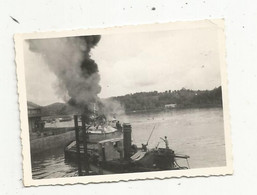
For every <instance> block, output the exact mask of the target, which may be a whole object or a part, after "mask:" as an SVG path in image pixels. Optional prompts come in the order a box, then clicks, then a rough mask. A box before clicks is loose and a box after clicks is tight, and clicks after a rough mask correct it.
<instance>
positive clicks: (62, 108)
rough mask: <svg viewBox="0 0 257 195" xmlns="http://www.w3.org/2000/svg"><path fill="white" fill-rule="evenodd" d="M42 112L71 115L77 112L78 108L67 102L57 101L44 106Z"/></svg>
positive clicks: (45, 114) (47, 114) (43, 113)
mask: <svg viewBox="0 0 257 195" xmlns="http://www.w3.org/2000/svg"><path fill="white" fill-rule="evenodd" d="M41 112H42V115H43V116H53V115H69V114H74V113H76V109H75V108H74V107H72V106H70V105H69V104H67V103H60V102H57V103H53V104H50V105H47V106H42V107H41Z"/></svg>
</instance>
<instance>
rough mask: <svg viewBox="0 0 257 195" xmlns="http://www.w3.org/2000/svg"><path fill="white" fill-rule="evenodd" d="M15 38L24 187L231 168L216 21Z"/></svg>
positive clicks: (224, 171)
mask: <svg viewBox="0 0 257 195" xmlns="http://www.w3.org/2000/svg"><path fill="white" fill-rule="evenodd" d="M15 43H16V53H17V57H16V62H17V75H18V90H19V103H20V113H21V129H22V133H21V138H22V144H23V146H22V147H23V151H22V154H23V171H24V180H25V181H24V182H25V185H40V184H41V181H42V184H66V183H77V182H80V183H90V182H102V181H107V182H108V181H119V180H129V179H134V180H135V179H148V178H167V177H173V176H176V177H181V176H210V175H224V174H232V157H231V143H230V127H229V115H228V105H227V104H228V99H227V80H226V63H225V55H226V53H225V51H226V50H225V35H224V24H223V20H221V19H220V20H212V21H210V20H202V21H194V22H175V23H168V24H155V25H142V26H131V27H124V28H123V27H121V28H109V29H97V30H95V31H94V30H92V29H91V30H85V31H83V30H79V31H70V32H69V31H68V32H67V31H65V32H64V33H62V32H52V33H34V34H18V35H16V41H15ZM59 179H62V180H59Z"/></svg>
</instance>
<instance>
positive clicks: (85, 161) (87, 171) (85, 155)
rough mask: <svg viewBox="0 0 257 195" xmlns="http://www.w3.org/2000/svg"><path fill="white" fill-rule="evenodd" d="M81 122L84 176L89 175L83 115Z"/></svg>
mask: <svg viewBox="0 0 257 195" xmlns="http://www.w3.org/2000/svg"><path fill="white" fill-rule="evenodd" d="M81 121H82V133H83V146H84V166H85V171H86V175H88V173H89V160H88V154H87V132H86V118H85V115H82V116H81Z"/></svg>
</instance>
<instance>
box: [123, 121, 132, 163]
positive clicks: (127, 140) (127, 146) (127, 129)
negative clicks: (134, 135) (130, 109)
mask: <svg viewBox="0 0 257 195" xmlns="http://www.w3.org/2000/svg"><path fill="white" fill-rule="evenodd" d="M131 132H132V130H131V125H130V123H124V124H123V145H124V159H125V160H129V159H130V156H131Z"/></svg>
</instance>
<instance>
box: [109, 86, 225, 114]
mask: <svg viewBox="0 0 257 195" xmlns="http://www.w3.org/2000/svg"><path fill="white" fill-rule="evenodd" d="M110 99H113V100H115V101H118V102H120V104H121V105H122V106H123V107H124V108H125V111H126V112H131V111H140V110H141V111H144V110H162V109H165V105H170V104H173V105H174V107H176V108H197V107H199V108H201V107H222V90H221V87H217V88H214V89H213V90H190V89H185V88H182V89H181V90H174V91H171V90H167V91H165V92H157V91H152V92H140V93H134V94H128V95H124V96H117V97H112V98H110ZM166 107H167V106H166Z"/></svg>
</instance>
